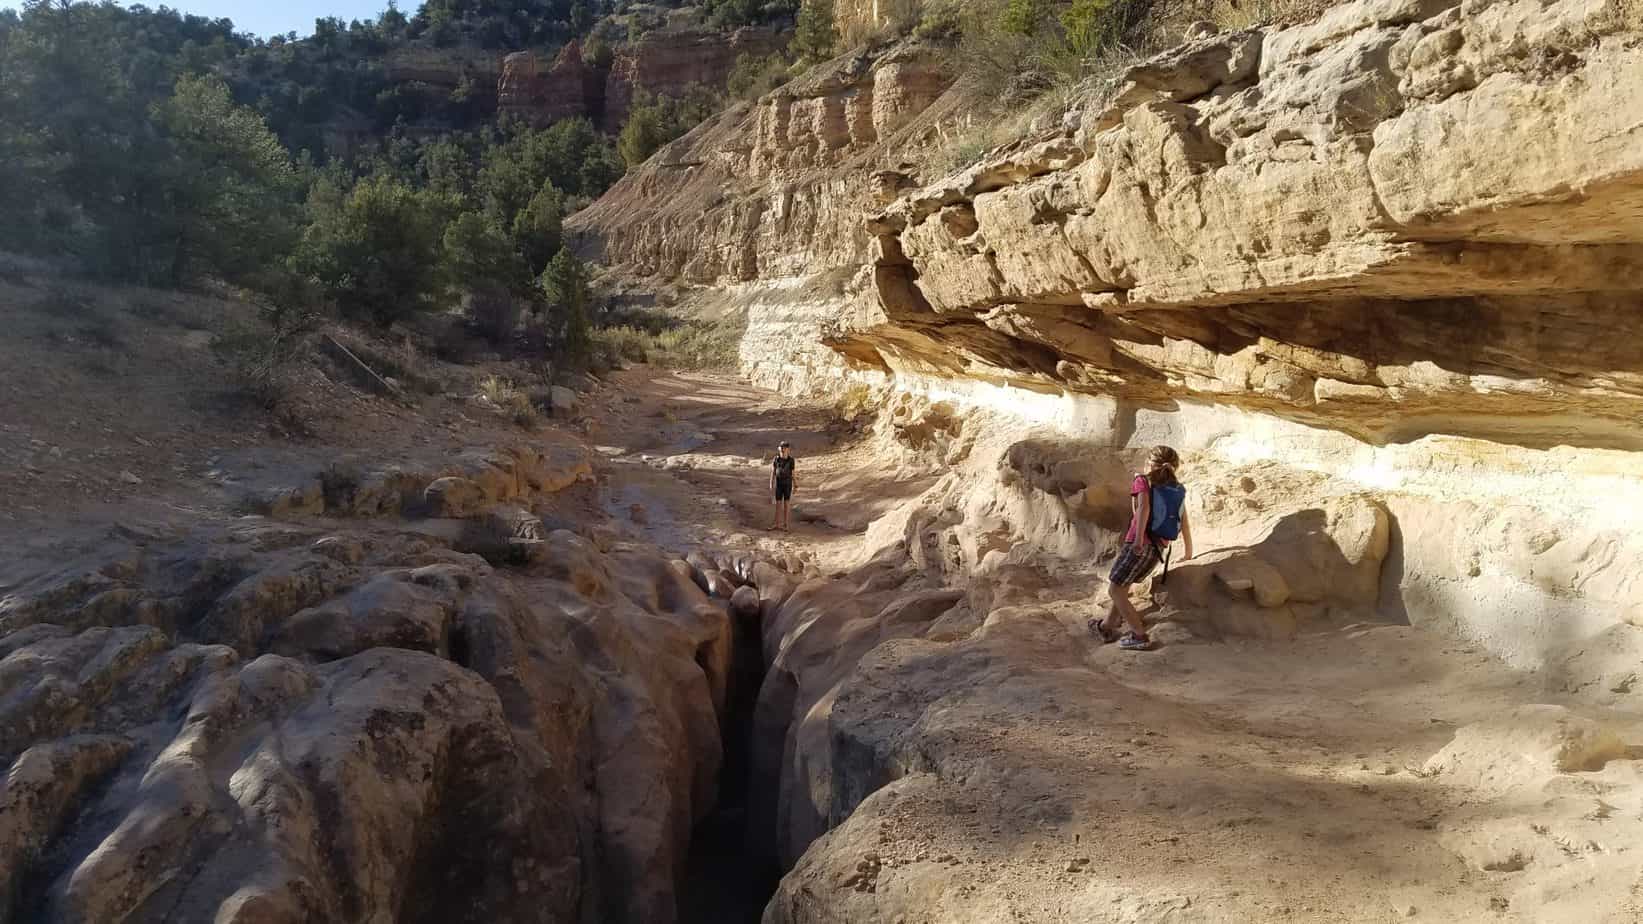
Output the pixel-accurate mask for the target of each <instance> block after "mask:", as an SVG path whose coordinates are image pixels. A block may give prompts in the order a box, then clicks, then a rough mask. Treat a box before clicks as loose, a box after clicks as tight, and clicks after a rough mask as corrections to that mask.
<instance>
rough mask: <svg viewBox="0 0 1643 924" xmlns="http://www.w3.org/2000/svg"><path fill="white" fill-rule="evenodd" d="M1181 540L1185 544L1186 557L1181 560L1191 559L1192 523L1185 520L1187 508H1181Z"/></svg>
mask: <svg viewBox="0 0 1643 924" xmlns="http://www.w3.org/2000/svg"><path fill="white" fill-rule="evenodd" d="M1181 542H1182V543H1183V544H1184V546H1185V551H1186V553H1187V557H1186V558H1183V559H1181V560H1182V561H1191V560H1192V523H1190V522H1189V521H1188V520H1187V508H1185V507H1182V508H1181Z"/></svg>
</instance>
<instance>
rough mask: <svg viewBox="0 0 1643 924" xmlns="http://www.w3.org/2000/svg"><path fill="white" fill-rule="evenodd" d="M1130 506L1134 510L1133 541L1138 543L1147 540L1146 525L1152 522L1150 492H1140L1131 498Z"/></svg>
mask: <svg viewBox="0 0 1643 924" xmlns="http://www.w3.org/2000/svg"><path fill="white" fill-rule="evenodd" d="M1130 506H1132V507H1134V508H1135V523H1134V524H1133V525H1134V527H1135V541H1136V542H1140V541H1141V540H1143V539H1145V538H1147V524H1148V523H1151V522H1152V492H1150V491H1142V492H1141V493H1140V494H1136V495H1134V496H1132V497H1131V498H1130Z"/></svg>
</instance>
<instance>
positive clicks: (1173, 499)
mask: <svg viewBox="0 0 1643 924" xmlns="http://www.w3.org/2000/svg"><path fill="white" fill-rule="evenodd" d="M1151 497H1152V517H1151V519H1150V520H1148V522H1147V535H1149V536H1151V537H1153V538H1154V539H1162V540H1164V541H1166V542H1174V541H1175V539H1176V538H1177V537H1179V536H1180V535H1181V506H1182V505H1183V504H1185V503H1186V502H1187V488H1186V486H1185V485H1182V484H1157V485H1152V486H1151Z"/></svg>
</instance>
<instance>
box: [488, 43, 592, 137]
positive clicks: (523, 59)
mask: <svg viewBox="0 0 1643 924" xmlns="http://www.w3.org/2000/svg"><path fill="white" fill-rule="evenodd" d="M496 95H497V111H498V113H500V114H501V115H504V116H509V115H511V116H517V117H520V118H524V119H528V120H530V121H532V122H536V123H538V124H546V123H549V122H553V121H555V120H558V119H565V118H571V117H573V116H592V115H596V114H597V113H599V112H600V111H601V110H603V108H604V95H605V71H604V70H602V69H598V68H594V67H590V66H589V65H588V64H587V63H586V62H585V61H583V60H582V48H581V46H580V45H578V44H577V43H576V42H575V41H572V42H571V43H570V44H568V45H566V46H565V47H564V48H563V49H561V50H560V52H559V54H558V56H557V57H555V58H554V59H553V63H552V64H551V65H549V66H548V67H546V68H544V67H543V66H542V59H541V58H540V57H539V56H538V55H537V54H536V52H533V51H516V52H514V53H513V54H511V55H508V56H507V57H506V58H504V59H502V77H501V79H500V80H498V81H497V89H496Z"/></svg>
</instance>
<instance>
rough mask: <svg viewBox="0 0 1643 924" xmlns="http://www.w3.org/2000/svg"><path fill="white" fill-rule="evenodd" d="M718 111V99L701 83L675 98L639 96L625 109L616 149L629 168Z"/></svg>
mask: <svg viewBox="0 0 1643 924" xmlns="http://www.w3.org/2000/svg"><path fill="white" fill-rule="evenodd" d="M717 110H718V100H717V99H715V98H714V96H713V94H711V93H709V92H708V91H707V90H706V89H705V88H704V87H702V86H701V85H700V84H697V85H693V86H691V87H690V88H688V89H687V90H686V91H685V94H684V95H683V96H680V97H677V98H674V97H668V96H659V97H652V96H649V95H646V94H641V95H639V96H637V97H635V98H634V101H633V107H632V108H631V109H629V110H628V120H627V122H626V123H624V124H623V125H622V134H621V135H620V137H618V138H617V141H616V149H617V150H618V151H619V152H620V153H621V155H622V160H623V161H625V162H626V163H627V165H628V168H629V169H632V168H633V167H637V166H639V165H640V164H642V163H644V162H645V160H646V159H647V158H649V157H650V155H652V154H654V153H656V151H657V150H658V149H659V148H661V147H662V145H664V144H667V143H668V142H669V141H672V140H673V139H675V138H678V137H679V136H681V135H683V134H684V133H685V132H688V131H690V130H691V129H692V128H695V127H696V126H697V125H698V124H700V123H701V121H702V120H703V119H706V118H707V117H708V116H711V115H713V113H714V112H716V111H717Z"/></svg>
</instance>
